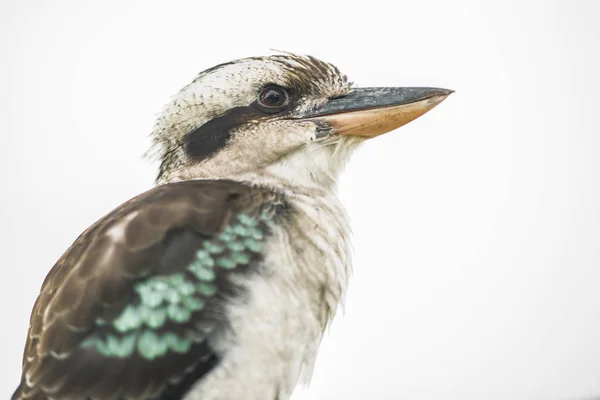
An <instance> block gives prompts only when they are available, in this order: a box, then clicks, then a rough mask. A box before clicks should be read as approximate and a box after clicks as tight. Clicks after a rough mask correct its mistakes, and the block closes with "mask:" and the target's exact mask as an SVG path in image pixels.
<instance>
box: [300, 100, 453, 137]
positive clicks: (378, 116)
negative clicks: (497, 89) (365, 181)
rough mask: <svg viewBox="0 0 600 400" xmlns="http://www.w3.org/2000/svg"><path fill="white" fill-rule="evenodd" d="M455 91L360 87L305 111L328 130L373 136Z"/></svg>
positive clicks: (429, 108)
mask: <svg viewBox="0 0 600 400" xmlns="http://www.w3.org/2000/svg"><path fill="white" fill-rule="evenodd" d="M451 93H453V91H452V90H448V89H437V88H359V89H354V90H353V91H352V92H350V93H349V94H348V95H346V96H344V97H339V98H336V99H331V100H329V101H328V102H327V103H326V104H325V105H323V106H322V107H320V108H318V109H315V110H312V111H310V112H308V113H307V114H305V115H303V116H302V117H303V119H308V120H313V121H316V122H317V123H318V124H319V126H320V127H321V129H322V130H323V131H326V132H327V133H328V134H338V135H352V136H360V137H364V138H372V137H375V136H379V135H382V134H384V133H386V132H389V131H392V130H394V129H396V128H399V127H401V126H402V125H405V124H407V123H409V122H410V121H412V120H414V119H416V118H418V117H420V116H421V115H423V114H425V113H426V112H427V111H429V110H431V109H432V108H433V107H435V106H437V105H438V104H440V103H441V102H442V101H443V100H444V99H445V98H446V97H448V95H450V94H451Z"/></svg>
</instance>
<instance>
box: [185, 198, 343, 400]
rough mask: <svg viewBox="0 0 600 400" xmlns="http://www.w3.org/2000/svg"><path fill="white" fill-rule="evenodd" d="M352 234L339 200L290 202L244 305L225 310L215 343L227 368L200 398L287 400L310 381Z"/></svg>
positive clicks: (220, 370) (220, 369) (336, 298)
mask: <svg viewBox="0 0 600 400" xmlns="http://www.w3.org/2000/svg"><path fill="white" fill-rule="evenodd" d="M348 236H349V227H348V222H347V218H346V214H345V211H344V209H343V208H342V206H341V204H340V203H339V201H338V200H337V198H336V197H335V195H333V194H331V195H327V196H320V197H319V196H304V195H302V196H291V197H290V198H289V208H288V211H287V213H286V215H285V217H284V218H283V219H281V220H280V221H279V222H278V223H277V224H276V225H274V226H273V230H272V236H271V237H270V239H269V240H268V241H267V242H266V243H265V245H266V246H265V252H264V261H263V265H262V266H261V268H260V273H257V274H254V275H253V276H252V277H250V278H249V280H248V282H247V284H246V285H245V286H246V288H247V292H246V293H247V295H246V296H244V299H243V301H240V302H238V303H236V304H230V305H229V306H228V307H227V310H226V312H227V320H228V325H229V329H228V332H225V333H224V334H223V335H222V336H221V337H220V338H219V339H218V343H215V346H216V347H218V348H219V349H220V351H221V352H222V354H223V358H222V362H221V364H220V365H219V366H218V367H217V368H216V370H215V371H214V373H212V374H211V376H210V377H208V379H206V382H205V384H203V385H202V386H203V389H202V396H204V397H198V398H203V399H204V398H208V399H212V398H215V399H217V398H220V397H218V396H217V395H216V394H215V396H214V397H211V393H210V391H211V387H212V388H215V390H219V389H218V388H221V390H222V388H223V387H229V388H230V389H229V390H231V391H232V393H231V394H230V395H231V396H232V397H227V398H245V399H255V398H256V399H265V398H270V399H278V400H285V399H287V398H289V397H290V396H291V394H292V392H293V389H294V388H295V386H296V384H297V382H298V380H299V379H300V377H301V376H302V377H303V378H304V379H305V380H307V379H309V378H310V374H311V372H312V365H313V363H314V360H315V357H316V353H317V349H318V346H319V343H320V341H321V338H322V335H323V332H324V330H325V328H326V326H327V325H328V323H329V322H330V321H331V319H332V318H333V316H334V314H335V311H336V309H337V307H338V304H339V302H340V301H341V300H342V298H343V296H344V293H345V290H346V286H347V280H348V276H349V273H350V245H349V241H348ZM215 393H216V392H215ZM236 396H238V397H236ZM190 398H196V397H190Z"/></svg>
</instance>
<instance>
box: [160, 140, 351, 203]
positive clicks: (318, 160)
mask: <svg viewBox="0 0 600 400" xmlns="http://www.w3.org/2000/svg"><path fill="white" fill-rule="evenodd" d="M358 144H359V141H356V142H352V141H347V142H341V143H338V144H334V145H329V146H307V147H305V148H302V149H299V150H298V151H295V152H292V153H290V154H287V155H285V156H283V157H281V158H279V159H278V160H276V161H275V162H272V163H270V164H269V165H267V166H266V167H263V168H236V163H233V162H226V160H214V162H210V163H207V164H205V165H201V166H194V167H191V168H189V169H185V168H184V169H181V170H179V171H178V172H177V174H176V175H174V176H171V177H170V179H167V180H166V181H167V182H169V181H179V180H188V179H230V180H234V181H239V182H245V183H249V184H252V185H258V186H266V187H271V188H275V189H279V190H284V191H286V192H292V193H298V194H302V195H311V196H317V195H320V194H322V195H326V196H327V195H329V194H331V193H333V192H335V190H336V183H337V178H338V176H339V174H340V172H341V170H342V169H343V167H344V165H345V163H346V161H347V160H348V158H349V157H350V154H351V153H352V151H353V150H354V149H355V148H356V147H357V145H358ZM242 166H243V165H242Z"/></svg>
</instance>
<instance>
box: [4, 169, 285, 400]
mask: <svg viewBox="0 0 600 400" xmlns="http://www.w3.org/2000/svg"><path fill="white" fill-rule="evenodd" d="M278 202H279V199H278V198H277V196H276V195H274V194H272V193H265V192H263V191H260V190H257V189H253V188H250V187H248V186H245V185H241V184H239V183H234V182H230V181H188V182H181V183H173V184H168V185H163V186H158V187H156V188H154V189H152V190H150V191H148V192H146V193H144V194H142V195H140V196H138V197H136V198H134V199H132V200H130V201H129V202H127V203H125V204H123V205H122V206H120V207H119V208H117V209H115V210H114V211H112V212H111V213H110V214H108V215H107V216H106V217H104V218H102V219H101V220H99V221H98V222H97V223H95V224H94V225H92V226H91V227H90V228H88V230H86V231H85V232H84V233H83V234H82V235H81V236H80V237H79V238H78V239H77V240H76V241H75V243H74V244H73V245H72V246H71V248H70V249H69V250H67V251H66V252H65V254H64V255H63V256H62V257H61V258H60V259H59V260H58V262H57V263H56V265H55V266H54V268H53V269H52V270H51V271H50V273H49V274H48V276H47V278H46V280H45V282H44V284H43V286H42V290H41V293H40V296H39V297H38V300H37V301H36V304H35V306H34V309H33V312H32V317H31V324H30V330H29V336H28V340H27V344H26V347H25V353H24V358H23V379H22V382H21V385H20V386H19V388H18V389H17V391H16V392H15V394H14V395H13V399H36V400H42V399H49V398H57V399H61V398H68V399H87V398H95V399H125V398H127V399H153V398H155V399H167V398H169V399H178V398H181V396H182V395H183V393H185V390H187V388H189V386H191V385H192V384H193V383H194V382H195V381H196V380H197V379H199V378H201V376H202V375H203V374H204V373H206V372H207V371H208V370H210V368H212V367H213V366H214V365H215V363H216V362H217V361H218V359H217V356H216V354H214V353H213V352H212V350H211V349H210V347H209V346H208V345H207V343H206V340H204V339H205V337H206V335H208V334H210V329H211V328H214V327H215V326H216V325H217V324H219V323H222V321H219V318H222V316H221V317H219V315H218V313H215V312H214V307H215V305H216V304H217V303H218V302H219V301H222V299H223V297H224V296H225V294H227V293H232V292H234V289H235V288H233V287H232V283H231V280H229V279H228V276H229V275H230V274H236V273H242V272H246V271H248V270H251V265H253V264H254V263H255V262H256V261H257V260H258V259H259V258H260V250H261V248H260V243H261V241H262V240H263V239H264V236H265V235H266V234H268V221H267V218H268V217H266V216H268V213H269V212H271V211H273V210H274V208H273V207H274V206H275V205H276V204H277V203H278Z"/></svg>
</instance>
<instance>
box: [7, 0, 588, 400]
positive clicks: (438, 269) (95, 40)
mask: <svg viewBox="0 0 600 400" xmlns="http://www.w3.org/2000/svg"><path fill="white" fill-rule="evenodd" d="M599 20H600V1H587V2H586V1H563V2H557V1H538V2H533V1H531V2H524V1H520V2H511V1H497V2H476V1H472V2H469V1H444V2H438V3H435V2H433V3H432V2H419V1H410V2H402V1H393V2H392V1H390V2H383V1H375V0H369V1H361V2H352V1H349V0H347V1H344V2H325V1H319V2H311V1H304V0H303V1H278V2H275V1H273V2H257V1H253V2H239V3H232V2H228V1H168V2H167V1H141V0H140V1H137V0H129V1H125V0H119V1H117V0H104V1H102V2H91V1H88V2H85V1H79V0H78V1H75V0H68V1H67V0H55V1H50V0H48V1H41V0H30V1H27V2H26V1H12V2H9V1H3V2H2V3H1V5H0V55H1V57H2V58H1V62H0V128H1V135H0V173H1V176H2V181H3V182H2V196H1V197H0V199H1V200H0V202H1V203H0V205H1V207H0V220H1V221H2V229H1V230H0V239H1V240H0V252H1V255H2V257H1V260H2V261H1V268H2V269H1V273H2V275H1V276H2V285H1V287H2V289H1V290H0V308H1V309H0V311H1V313H0V316H1V318H2V324H1V325H2V328H1V329H0V332H1V335H2V340H1V341H0V343H1V350H0V351H1V353H2V357H0V369H1V373H2V375H1V377H2V378H0V398H3V399H4V398H8V397H9V396H10V394H11V393H12V391H13V390H14V388H15V387H16V385H17V382H18V379H19V375H20V360H21V354H22V348H23V345H24V340H25V334H26V329H27V325H28V319H29V313H30V310H31V307H32V305H33V302H34V300H35V298H36V296H37V293H38V290H39V287H40V285H41V283H42V280H43V278H44V276H45V275H46V273H47V272H48V270H49V269H50V267H51V266H52V265H53V263H54V262H55V260H56V259H57V258H58V257H59V256H60V255H61V253H62V252H63V251H64V250H66V249H67V247H68V246H69V245H70V244H71V243H72V241H73V240H74V239H75V238H76V237H77V235H78V234H79V233H80V232H81V231H82V230H83V229H85V228H86V227H87V226H88V225H90V224H91V223H93V222H94V221H95V220H96V219H97V218H99V217H101V216H102V215H104V214H105V213H107V212H108V211H110V210H111V209H112V208H113V207H116V206H117V205H119V204H120V203H122V202H123V201H125V200H127V199H129V198H130V197H132V196H134V195H136V194H138V193H140V192H142V191H144V190H146V189H148V188H150V187H151V185H152V182H153V177H154V171H155V167H156V166H155V165H151V164H150V163H148V162H147V161H145V160H144V159H143V158H142V154H143V153H144V151H145V150H146V148H147V146H148V144H149V140H148V134H149V132H150V130H151V129H152V125H153V121H154V117H155V115H156V113H158V112H159V111H160V110H161V108H162V106H163V104H165V103H166V102H167V100H168V99H169V97H170V96H171V95H173V94H174V93H176V92H177V91H178V90H179V89H180V88H181V87H182V86H183V85H185V84H186V83H188V82H189V81H190V80H191V79H192V78H193V77H194V76H195V75H196V73H197V72H199V71H201V70H203V69H205V68H208V67H211V66H213V65H214V64H217V63H220V62H225V61H229V60H231V59H236V58H241V57H247V56H256V55H265V54H270V49H280V50H288V51H293V52H298V53H308V54H312V55H314V56H317V57H319V58H323V59H325V60H327V61H331V62H333V63H335V64H337V65H338V66H339V68H340V69H341V70H342V71H344V72H345V73H347V74H348V75H349V77H350V79H351V80H352V81H354V82H355V83H356V84H357V85H358V86H439V87H446V88H450V89H454V90H456V93H455V94H453V95H452V96H451V97H450V98H448V100H446V101H445V102H444V103H443V104H441V105H440V106H439V107H437V108H436V109H434V110H433V111H432V112H430V113H429V114H427V115H426V116H424V117H422V118H420V119H419V120H417V121H415V122H413V123H411V124H409V125H407V126H405V127H403V128H401V129H399V130H398V131H395V132H393V133H391V134H388V135H386V136H384V137H380V138H377V139H375V140H373V141H371V142H369V143H367V144H366V145H364V146H363V147H362V148H361V149H360V150H359V151H358V152H357V154H356V155H355V156H354V158H353V159H352V161H351V163H350V165H349V167H348V168H347V170H346V172H345V173H344V175H343V177H342V179H341V182H340V194H341V196H342V198H343V201H344V202H345V204H346V206H347V207H348V210H349V213H350V216H351V219H352V223H353V228H354V232H355V233H354V241H353V242H354V247H355V258H354V261H355V263H354V266H355V275H354V277H353V280H352V283H351V287H350V291H349V294H348V298H347V303H346V312H345V314H344V315H342V314H340V315H338V317H337V318H336V320H335V323H334V324H333V326H332V328H331V331H330V333H329V334H328V335H327V336H326V338H325V340H324V342H323V345H322V349H321V352H320V355H319V358H318V362H317V366H316V370H315V374H314V378H313V382H312V385H311V387H310V389H309V390H308V391H304V390H301V391H299V392H297V394H296V395H295V397H294V400H317V399H382V400H386V399H411V400H421V399H423V400H424V399H460V400H471V399H472V400H480V399H486V400H488V399H489V400H496V399H497V400H501V399H502V400H504V399H511V400H521V399H522V400H536V399H540V400H554V399H556V400H563V399H565V400H571V399H573V400H577V399H585V398H590V397H593V396H598V395H600V189H599V185H600V158H599V153H600V118H599V117H598V115H599V113H600V101H599V100H598V99H599V96H600V78H599V74H600V56H599V53H600V44H599V42H600V28H599V26H600V24H599V22H598V21H599Z"/></svg>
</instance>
